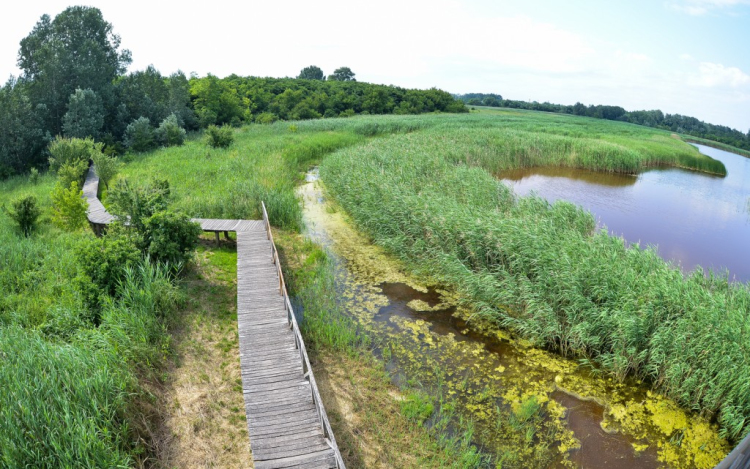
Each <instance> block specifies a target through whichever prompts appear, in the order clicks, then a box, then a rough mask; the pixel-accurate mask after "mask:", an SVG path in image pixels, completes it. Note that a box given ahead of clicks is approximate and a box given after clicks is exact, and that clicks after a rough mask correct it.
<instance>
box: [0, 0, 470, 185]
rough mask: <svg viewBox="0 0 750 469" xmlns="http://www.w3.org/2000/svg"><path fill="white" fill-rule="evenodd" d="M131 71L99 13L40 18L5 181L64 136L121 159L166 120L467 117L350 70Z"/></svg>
mask: <svg viewBox="0 0 750 469" xmlns="http://www.w3.org/2000/svg"><path fill="white" fill-rule="evenodd" d="M131 62H132V57H131V54H130V51H128V50H123V49H120V37H119V36H118V35H116V34H114V33H113V27H112V24H110V23H108V22H106V21H105V20H104V18H103V17H102V13H101V11H100V10H99V9H97V8H92V7H82V6H75V7H69V8H67V9H66V10H65V11H63V12H62V13H60V14H59V15H57V16H56V17H55V18H54V19H52V18H51V17H50V16H48V15H43V16H42V17H41V19H40V20H39V21H38V22H37V24H36V25H35V26H34V29H33V30H32V31H31V32H30V33H29V35H28V36H27V37H25V38H24V39H23V40H22V41H21V44H20V50H19V53H18V66H19V68H20V69H21V70H22V74H21V76H20V77H18V78H13V77H11V79H10V80H8V82H7V83H6V84H5V85H4V86H3V87H2V88H0V179H4V178H7V177H9V176H12V175H14V174H21V173H25V172H27V171H29V170H30V169H31V168H39V169H43V168H45V167H46V165H47V159H48V153H47V147H48V144H49V142H51V141H52V140H53V138H54V137H55V136H57V135H61V136H64V137H79V138H85V137H93V138H94V139H95V140H97V141H100V142H103V143H104V144H105V152H107V153H109V154H117V153H121V152H123V151H125V150H126V149H127V144H128V142H129V141H130V140H132V139H128V138H127V134H128V133H129V132H130V133H133V132H135V133H137V132H141V131H142V130H143V129H144V127H146V128H149V127H150V128H151V129H156V128H157V127H159V126H160V124H162V123H164V122H165V121H166V120H167V119H170V122H174V120H175V119H176V121H177V122H178V123H179V125H180V126H181V127H182V128H184V129H186V130H198V129H200V128H205V127H207V126H209V125H232V126H239V125H242V124H243V123H249V122H258V123H271V122H274V121H276V120H279V119H285V120H286V119H289V120H294V119H315V118H319V117H338V116H351V115H355V114H419V113H424V112H434V111H441V112H466V111H467V109H466V107H465V106H464V104H463V102H461V101H457V100H455V99H454V98H453V97H452V96H451V95H450V94H449V93H447V92H445V91H441V90H438V89H430V90H409V89H403V88H399V87H395V86H385V85H373V84H369V83H362V82H357V81H356V80H355V79H354V76H355V73H354V72H353V71H352V70H351V69H349V68H348V67H341V68H339V69H337V70H335V71H334V72H333V73H332V74H331V75H329V76H328V77H327V78H326V77H325V76H324V75H323V71H322V70H321V69H320V68H318V67H316V66H314V65H313V66H309V67H305V68H304V69H302V71H301V72H300V75H299V76H298V77H297V78H255V77H239V76H236V75H232V76H229V77H227V78H223V79H219V78H217V77H215V76H212V75H208V76H206V77H202V78H199V77H195V76H193V77H190V78H188V77H187V76H185V74H184V73H182V72H177V73H173V74H172V75H170V76H164V75H162V74H161V73H159V71H158V70H156V69H155V68H154V67H152V66H150V67H148V68H147V69H146V70H142V71H136V72H132V73H126V71H127V67H128V65H130V63H131ZM173 115H174V117H172V116H173Z"/></svg>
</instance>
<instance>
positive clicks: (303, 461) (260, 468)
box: [255, 449, 335, 469]
mask: <svg viewBox="0 0 750 469" xmlns="http://www.w3.org/2000/svg"><path fill="white" fill-rule="evenodd" d="M332 458H334V455H333V450H331V449H329V450H325V451H319V452H316V453H311V454H304V455H300V456H292V457H288V458H283V459H276V460H272V461H257V462H256V463H255V469H287V468H289V469H291V468H296V467H313V465H314V464H316V463H317V462H320V461H330V460H331V459H332ZM334 463H335V460H334ZM322 467H326V466H322ZM327 467H335V466H327Z"/></svg>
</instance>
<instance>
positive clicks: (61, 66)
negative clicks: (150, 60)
mask: <svg viewBox="0 0 750 469" xmlns="http://www.w3.org/2000/svg"><path fill="white" fill-rule="evenodd" d="M119 47H120V38H119V36H117V35H116V34H114V33H113V31H112V25H111V24H110V23H108V22H106V21H104V18H103V17H102V13H101V11H99V10H98V9H97V8H92V7H83V6H73V7H69V8H66V9H65V10H64V11H63V12H61V13H60V14H58V15H57V16H56V17H55V18H54V20H53V19H51V18H50V17H49V16H48V15H43V16H42V17H41V18H40V20H39V21H38V22H37V24H36V25H35V26H34V29H33V30H32V31H31V33H30V34H29V35H28V36H26V37H25V38H24V39H23V40H21V49H20V51H19V53H18V66H19V67H20V68H21V69H22V70H23V78H24V80H25V81H26V82H27V83H28V96H29V97H30V99H31V102H32V105H33V106H38V105H43V106H45V107H46V112H45V113H44V115H43V116H44V118H45V121H46V122H45V130H46V131H48V132H49V133H50V134H52V135H59V134H61V133H62V130H63V122H62V121H63V116H64V115H65V113H66V107H67V104H68V99H69V97H70V95H71V94H73V93H74V92H75V90H76V89H90V90H92V91H93V92H95V93H96V95H98V96H99V97H100V98H101V99H102V103H103V106H104V108H105V109H107V110H109V109H113V108H114V107H115V105H114V98H115V95H114V92H113V84H112V83H113V81H114V79H115V78H116V77H117V76H118V75H119V74H121V73H123V72H124V71H125V68H126V67H127V65H128V64H130V62H131V59H130V52H129V51H127V50H123V51H119V50H118V49H119Z"/></svg>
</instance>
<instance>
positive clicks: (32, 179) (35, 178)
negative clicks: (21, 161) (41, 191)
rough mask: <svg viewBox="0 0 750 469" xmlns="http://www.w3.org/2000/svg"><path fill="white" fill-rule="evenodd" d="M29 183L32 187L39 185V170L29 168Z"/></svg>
mask: <svg viewBox="0 0 750 469" xmlns="http://www.w3.org/2000/svg"><path fill="white" fill-rule="evenodd" d="M29 183H30V184H33V185H37V184H38V183H39V170H38V169H36V168H31V170H29Z"/></svg>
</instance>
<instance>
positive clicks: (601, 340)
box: [321, 115, 750, 439]
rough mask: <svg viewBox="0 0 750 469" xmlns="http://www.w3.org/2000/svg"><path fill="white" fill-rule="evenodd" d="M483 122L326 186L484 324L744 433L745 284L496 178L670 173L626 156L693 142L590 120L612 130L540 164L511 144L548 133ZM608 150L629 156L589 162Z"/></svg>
mask: <svg viewBox="0 0 750 469" xmlns="http://www.w3.org/2000/svg"><path fill="white" fill-rule="evenodd" d="M516 117H517V118H519V119H528V115H519V116H516ZM516 117H512V116H511V117H508V119H514V118H516ZM545 119H546V118H545ZM585 121H586V120H580V119H576V118H568V117H567V116H550V117H549V119H548V120H546V121H544V122H545V125H546V128H547V132H546V133H547V134H548V135H546V136H541V137H540V136H538V135H537V134H535V133H529V137H528V138H531V139H532V141H533V142H540V143H539V144H538V146H536V147H534V146H532V147H531V148H546V147H545V145H547V143H545V142H549V141H556V140H555V139H557V137H558V136H559V135H560V134H561V133H563V132H564V131H568V132H569V131H571V126H573V125H580V126H581V130H580V131H581V132H585V131H586V130H585V129H588V128H589V123H588V122H585ZM484 124H485V125H484V127H485V128H482V126H479V125H477V126H475V127H473V128H472V127H471V126H468V127H467V126H462V127H461V128H460V129H459V128H456V129H453V130H451V129H441V128H439V127H433V128H429V129H425V130H422V131H419V132H415V133H412V134H408V135H398V136H393V137H389V138H384V139H379V140H375V141H371V142H368V143H367V144H365V145H361V146H358V147H355V148H350V149H345V150H341V151H339V152H337V153H335V154H334V155H332V156H330V157H329V158H327V159H326V160H325V161H324V162H323V165H322V166H321V176H322V177H323V179H324V181H326V184H327V186H328V187H329V188H330V189H331V191H332V193H333V195H334V196H335V197H336V199H337V200H338V201H339V202H340V203H341V204H342V206H343V207H344V208H345V209H346V210H347V212H349V213H350V214H351V215H352V217H353V218H354V220H355V221H356V223H357V224H358V226H359V227H360V228H361V229H362V230H363V231H365V232H366V233H368V234H369V235H370V236H371V237H372V238H373V240H374V241H375V242H376V243H377V244H379V245H381V246H384V247H386V248H387V249H388V250H390V251H391V252H392V253H394V254H395V255H396V256H398V257H399V258H401V259H403V260H404V261H406V262H407V263H408V264H409V265H410V266H411V267H412V268H413V269H414V270H415V271H416V272H417V273H418V274H421V275H426V276H432V277H433V278H436V279H437V280H438V281H439V282H442V283H445V284H448V285H452V286H455V287H457V288H458V289H459V290H460V291H461V292H462V293H463V294H464V296H465V297H466V298H468V299H469V301H470V303H471V305H472V307H473V308H474V309H475V311H476V312H477V314H480V315H482V316H483V317H485V318H487V319H489V320H491V321H493V322H494V323H495V324H496V325H497V326H498V327H505V328H510V329H512V330H514V331H516V332H517V333H519V334H521V335H522V336H524V337H526V338H528V339H531V340H533V341H534V342H535V343H536V344H538V345H540V346H544V347H547V348H550V349H554V350H557V351H559V352H560V353H562V354H563V355H565V356H571V357H579V358H582V359H585V360H589V361H590V362H591V363H592V364H595V365H597V366H600V367H602V368H603V369H605V370H608V371H609V372H611V373H612V374H613V375H615V376H617V377H618V378H623V377H625V376H628V375H632V376H636V377H638V378H640V379H644V380H647V381H648V382H649V383H651V385H652V386H653V388H654V389H657V390H659V391H661V392H663V393H665V394H666V395H668V396H670V397H672V398H674V399H675V400H676V401H677V402H679V403H680V404H681V405H683V406H684V407H685V408H687V409H692V410H697V411H700V412H701V413H702V414H704V415H707V416H713V417H715V418H716V420H717V421H718V423H719V424H720V426H721V428H722V431H723V433H724V435H725V436H727V437H729V438H732V439H738V438H740V437H742V436H743V435H744V434H746V433H747V432H748V431H750V423H748V419H747V417H748V415H750V387H749V386H748V383H747V381H746V380H744V377H745V376H748V375H749V374H750V365H748V364H747V361H746V359H745V358H746V357H747V355H748V353H750V350H748V340H747V337H748V334H750V329H748V321H747V311H748V310H749V308H750V289H748V287H747V286H746V285H737V284H731V283H729V282H728V281H727V279H724V278H717V277H715V276H713V275H709V276H708V277H704V275H703V273H702V272H697V273H695V274H693V275H690V276H688V277H687V278H685V277H683V275H682V274H681V273H680V271H679V270H678V269H677V268H675V267H673V266H671V265H669V264H667V263H666V262H664V261H663V260H662V259H660V258H659V257H658V256H657V254H656V253H655V252H654V251H653V250H650V249H649V250H641V249H640V248H638V247H627V246H626V245H625V244H624V242H623V240H622V239H619V238H613V237H610V236H608V235H607V234H606V233H604V232H597V233H592V231H593V229H594V226H595V224H594V220H593V217H592V216H591V215H590V214H589V213H586V212H584V211H582V210H581V209H580V208H577V207H575V206H573V205H572V204H569V203H565V202H558V203H555V204H554V205H549V204H548V203H547V202H546V201H544V200H541V199H538V198H534V197H528V198H518V199H517V198H516V197H515V196H514V195H513V194H512V193H511V192H510V190H509V189H508V188H507V187H506V186H504V185H502V184H500V183H498V182H497V181H496V180H495V178H494V177H493V176H492V173H494V172H496V171H498V170H501V169H508V168H512V167H519V166H522V165H525V164H529V163H528V162H529V161H531V162H532V163H531V164H538V163H539V162H542V161H544V158H546V157H547V155H548V154H550V155H551V156H550V157H551V158H553V161H554V162H555V164H560V165H567V164H569V161H574V162H575V163H574V164H576V165H577V164H579V163H580V164H582V165H583V166H584V167H588V168H591V169H598V170H602V169H604V170H614V171H619V170H620V168H637V167H639V166H638V164H641V165H642V164H645V165H646V166H649V165H656V164H662V163H659V162H658V161H659V160H654V159H643V158H641V159H633V158H631V157H630V156H629V155H633V154H634V153H633V152H636V153H637V151H638V150H637V149H638V148H644V149H645V148H651V145H655V146H661V145H663V147H662V150H659V152H662V153H658V152H657V154H661V155H664V157H665V158H667V156H666V155H668V153H669V152H668V151H667V150H666V148H669V147H671V146H674V148H683V149H684V147H685V146H686V144H685V143H683V142H680V141H679V140H676V139H671V140H674V143H671V141H670V140H669V139H670V137H669V136H666V137H664V134H662V133H658V132H653V133H650V132H649V131H648V129H647V130H646V132H645V133H644V132H641V131H640V128H638V127H635V126H630V125H616V126H614V127H610V126H609V124H610V123H600V122H595V124H597V125H604V126H607V128H608V129H609V133H608V134H607V135H601V136H600V138H594V139H592V141H593V142H595V143H592V144H591V146H589V147H584V148H588V150H586V151H583V150H581V151H579V150H576V151H574V152H572V153H570V154H568V156H567V157H565V152H564V151H562V150H560V153H555V151H554V147H553V149H552V150H553V151H550V153H545V152H542V151H539V152H538V153H537V152H529V150H528V149H529V148H530V147H529V146H524V145H522V144H520V143H519V144H518V145H521V146H520V148H521V149H522V150H521V151H509V150H508V148H511V149H512V148H516V146H515V145H516V143H512V142H511V144H509V145H506V144H505V143H503V142H506V143H507V140H508V139H510V140H513V139H514V138H515V137H513V135H517V134H519V133H524V132H529V131H528V130H527V129H531V128H534V126H538V125H542V124H541V122H537V123H533V122H530V123H529V122H527V123H526V124H523V123H519V124H518V125H516V126H514V128H513V130H506V129H498V131H494V130H493V126H494V125H495V123H494V122H491V121H489V120H486V121H485V122H484ZM597 128H598V127H594V129H593V133H592V135H597V133H596V129H597ZM631 133H632V134H631ZM498 135H500V136H498ZM549 135H552V137H550V139H551V140H547V138H548V137H549ZM508 136H510V137H508ZM523 138H526V137H525V136H524V137H523ZM571 138H573V137H571ZM576 138H577V137H576ZM665 139H666V140H665ZM584 140H585V138H584ZM518 141H519V142H521V141H523V139H522V138H521V137H519V138H518ZM561 141H562V140H561ZM600 141H603V142H600ZM613 142H621V143H622V144H623V146H625V142H631V143H629V144H628V145H627V146H626V147H625V149H626V150H627V151H620V150H618V151H613V152H612V153H607V154H606V155H605V156H601V155H600V157H589V156H590V155H594V154H596V153H595V150H596V149H597V148H600V147H599V144H600V143H606V145H605V147H607V148H610V146H611V145H614V143H613ZM639 142H640V143H639ZM631 144H632V145H631ZM639 145H641V147H639ZM561 148H562V147H561ZM575 148H577V147H575ZM633 148H635V149H636V150H632V149H633ZM642 151H643V152H646V150H642ZM591 152H594V153H591ZM691 153H692V151H691V150H687V149H684V155H685V156H684V157H679V158H684V159H682V160H681V163H680V165H682V164H685V163H689V164H691V165H693V167H700V165H701V164H702V163H699V162H700V161H704V162H706V161H707V163H706V164H708V165H710V166H711V167H713V163H710V161H712V160H707V159H705V158H700V157H697V156H692V157H691V156H690V155H691ZM649 154H652V153H649ZM556 155H557V156H556ZM587 155H589V156H587ZM535 158H536V159H535ZM661 161H662V162H663V161H666V160H661ZM672 161H673V162H674V161H677V160H674V159H673V160H672ZM638 162H640V163H638ZM631 163H638V164H635V166H633V165H631ZM641 167H642V166H641Z"/></svg>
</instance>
